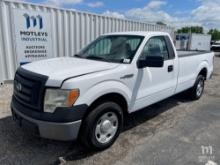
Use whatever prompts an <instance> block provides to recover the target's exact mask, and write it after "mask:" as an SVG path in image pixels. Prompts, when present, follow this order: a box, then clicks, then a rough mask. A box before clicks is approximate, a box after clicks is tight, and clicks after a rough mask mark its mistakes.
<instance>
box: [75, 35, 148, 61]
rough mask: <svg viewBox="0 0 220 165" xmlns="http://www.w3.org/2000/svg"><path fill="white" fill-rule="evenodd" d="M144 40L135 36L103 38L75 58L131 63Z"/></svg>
mask: <svg viewBox="0 0 220 165" xmlns="http://www.w3.org/2000/svg"><path fill="white" fill-rule="evenodd" d="M143 38H144V37H143V36H134V35H111V36H102V37H99V38H98V39H97V40H95V41H94V42H92V43H91V44H90V45H88V46H87V47H86V48H85V49H83V50H82V51H81V52H80V53H79V54H77V55H75V56H76V57H79V58H86V59H92V60H101V61H107V62H120V63H130V62H131V61H132V59H133V57H134V55H135V53H136V52H137V50H138V48H139V46H140V44H141V42H142V40H143Z"/></svg>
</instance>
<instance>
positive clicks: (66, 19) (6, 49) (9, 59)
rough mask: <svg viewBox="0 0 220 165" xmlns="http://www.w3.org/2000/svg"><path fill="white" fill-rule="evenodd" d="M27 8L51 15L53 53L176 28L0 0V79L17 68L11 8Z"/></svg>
mask: <svg viewBox="0 0 220 165" xmlns="http://www.w3.org/2000/svg"><path fill="white" fill-rule="evenodd" d="M14 8H18V9H28V10H30V11H39V12H41V11H43V12H49V13H50V14H51V18H52V20H51V22H52V25H51V27H52V28H51V31H52V41H53V42H52V44H53V56H54V57H60V56H70V55H73V54H75V53H76V52H77V51H79V50H80V49H81V48H82V47H83V46H85V45H86V44H88V43H89V42H90V41H92V40H94V39H95V38H96V37H97V36H99V35H101V34H103V33H108V32H119V31H140V30H141V31H166V32H169V33H170V34H171V35H172V36H173V33H174V31H173V28H170V27H165V26H159V25H153V24H147V23H143V22H137V21H132V20H125V19H118V18H112V17H107V16H102V15H97V14H92V13H86V12H79V11H73V10H66V9H58V8H54V7H49V6H43V5H36V4H30V3H22V2H14V1H11V0H0V82H2V81H4V80H9V79H13V76H14V73H15V70H16V68H17V67H18V64H17V59H16V52H15V41H14V37H13V33H14V32H13V21H12V20H13V18H12V17H13V15H12V10H13V9H14Z"/></svg>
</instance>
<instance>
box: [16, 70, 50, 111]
mask: <svg viewBox="0 0 220 165" xmlns="http://www.w3.org/2000/svg"><path fill="white" fill-rule="evenodd" d="M47 79H48V77H47V76H44V75H40V74H36V73H33V72H30V71H27V70H25V69H23V68H21V67H20V68H19V69H18V70H17V72H16V74H15V79H14V97H15V98H16V99H17V101H18V102H19V103H21V104H23V105H25V106H27V107H29V108H31V109H33V110H36V111H42V110H43V98H44V91H45V83H46V81H47Z"/></svg>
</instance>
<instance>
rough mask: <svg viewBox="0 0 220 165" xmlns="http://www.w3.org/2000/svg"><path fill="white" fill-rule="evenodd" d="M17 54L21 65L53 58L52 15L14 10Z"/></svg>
mask: <svg viewBox="0 0 220 165" xmlns="http://www.w3.org/2000/svg"><path fill="white" fill-rule="evenodd" d="M13 14H14V20H13V22H14V31H15V42H16V54H17V61H18V63H19V65H22V64H25V63H29V62H33V61H37V60H42V59H47V58H51V57H52V40H51V18H50V13H47V12H41V11H29V10H23V9H14V10H13Z"/></svg>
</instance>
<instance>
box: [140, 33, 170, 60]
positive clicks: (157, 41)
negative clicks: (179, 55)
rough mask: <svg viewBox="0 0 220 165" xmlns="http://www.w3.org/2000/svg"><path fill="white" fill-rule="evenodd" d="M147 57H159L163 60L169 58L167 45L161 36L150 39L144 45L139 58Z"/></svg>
mask: <svg viewBox="0 0 220 165" xmlns="http://www.w3.org/2000/svg"><path fill="white" fill-rule="evenodd" d="M147 56H161V57H164V60H167V59H168V58H169V57H168V56H169V53H168V49H167V44H166V41H165V39H164V37H163V36H158V37H152V38H150V39H149V40H148V42H147V43H146V45H145V47H144V49H143V52H142V57H141V58H146V57H147Z"/></svg>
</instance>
